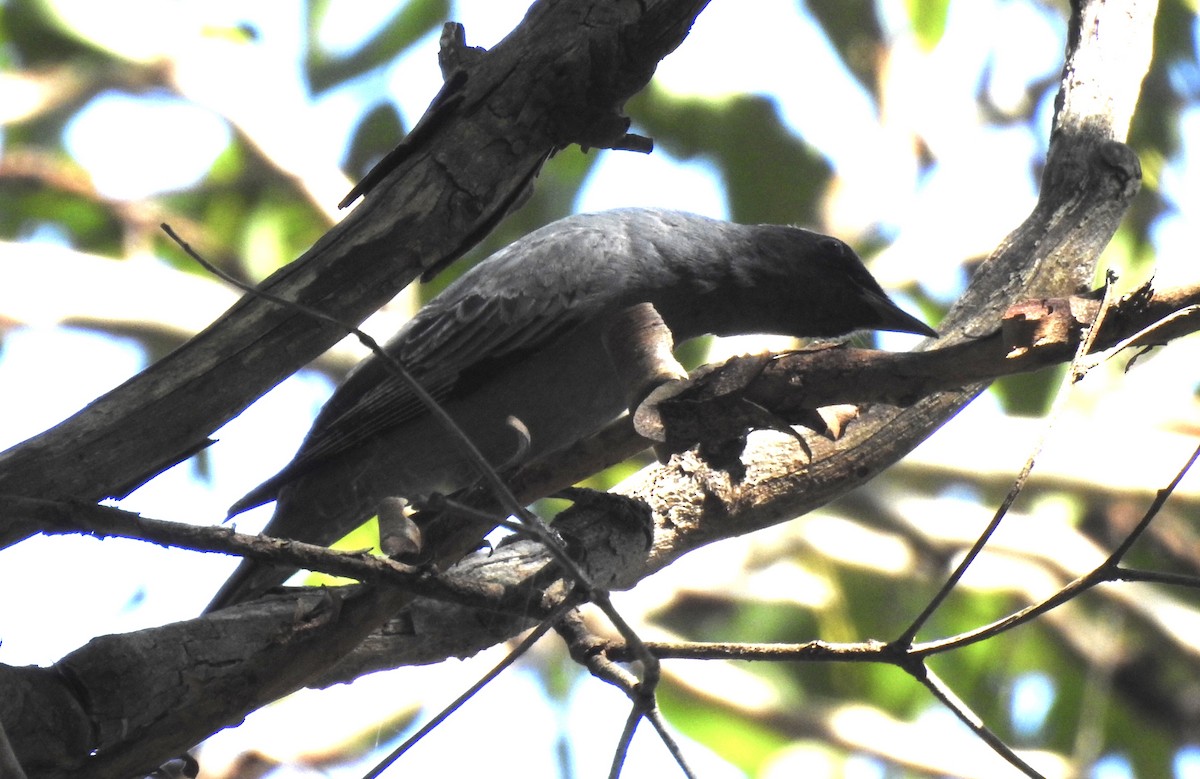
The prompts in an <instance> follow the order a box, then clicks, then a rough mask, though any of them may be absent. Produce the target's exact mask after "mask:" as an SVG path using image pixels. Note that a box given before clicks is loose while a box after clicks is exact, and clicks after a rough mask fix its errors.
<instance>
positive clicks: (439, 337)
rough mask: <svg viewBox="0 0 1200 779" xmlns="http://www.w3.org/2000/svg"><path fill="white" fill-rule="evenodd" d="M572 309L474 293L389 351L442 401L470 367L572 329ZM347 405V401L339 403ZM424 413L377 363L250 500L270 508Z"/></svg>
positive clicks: (545, 300) (436, 313)
mask: <svg viewBox="0 0 1200 779" xmlns="http://www.w3.org/2000/svg"><path fill="white" fill-rule="evenodd" d="M570 310H571V309H570V306H569V305H567V300H566V299H564V298H559V297H531V296H528V295H523V296H517V295H500V296H497V297H485V296H483V295H477V294H469V295H466V296H464V297H462V298H461V299H460V300H457V301H455V302H454V303H453V305H448V306H437V307H436V308H435V309H424V310H423V311H422V315H420V316H418V317H416V318H414V319H413V320H412V322H410V324H409V326H408V327H405V328H404V330H402V331H401V332H400V333H399V334H398V335H397V337H396V338H395V339H394V340H393V341H392V342H390V343H389V344H388V345H387V346H386V347H385V351H387V352H388V353H389V354H392V355H394V356H396V357H398V358H399V359H400V361H401V363H402V364H403V365H404V367H405V368H406V369H407V370H408V371H409V373H411V374H412V376H413V377H414V378H415V379H416V380H417V381H419V382H420V383H421V386H422V387H424V388H425V390H426V391H427V392H429V394H431V395H432V396H433V397H434V398H435V399H436V400H438V401H444V400H446V399H447V398H450V397H453V396H454V394H455V393H456V390H459V391H461V389H462V388H461V387H460V386H459V385H460V378H461V377H462V375H463V374H464V373H465V372H467V371H470V370H471V369H472V368H477V367H479V366H480V365H481V364H485V363H492V362H498V363H501V364H503V363H504V362H510V361H513V360H516V359H518V358H519V357H520V355H521V354H522V353H525V352H528V351H532V350H536V349H538V348H539V347H541V346H542V345H544V344H546V343H548V342H550V341H552V340H554V339H555V338H556V337H558V336H559V335H560V334H562V333H565V332H567V331H569V330H570V329H572V328H574V327H575V325H576V323H577V321H578V319H577V317H575V316H570V315H568V314H567V312H568V311H570ZM343 398H345V399H347V402H344V403H339V402H338V401H340V400H342V399H343ZM424 413H425V407H424V405H423V404H422V403H421V401H420V400H419V399H418V398H417V396H416V395H415V394H414V393H413V392H412V391H411V390H410V389H409V387H408V386H407V385H406V384H404V383H403V382H402V381H401V380H400V378H399V377H397V376H396V375H395V374H394V373H393V372H392V371H391V369H390V367H389V366H387V365H385V364H384V363H383V361H382V360H380V359H378V358H377V357H372V358H371V359H369V360H367V361H365V362H364V363H363V364H362V365H361V366H359V368H358V369H356V370H355V371H354V372H353V373H351V375H350V376H349V377H348V378H347V379H346V382H345V383H344V384H343V385H342V388H341V389H340V390H339V392H338V393H337V395H335V396H334V398H332V399H331V400H330V402H329V404H327V405H326V406H325V408H323V409H322V410H321V413H320V415H319V416H318V417H317V420H316V422H315V423H314V425H313V428H312V430H311V431H310V433H309V435H308V438H307V439H305V442H304V445H303V446H302V447H301V449H300V452H299V453H298V454H297V456H296V458H295V459H294V460H293V461H292V462H291V463H290V464H289V465H288V466H287V467H286V468H285V469H284V470H283V471H281V472H280V473H279V474H278V475H277V476H276V477H274V478H272V479H271V480H269V481H268V482H267V483H265V484H263V485H262V487H260V488H259V489H257V490H255V491H254V493H252V494H251V495H248V496H247V498H251V497H252V496H253V497H254V499H256V500H258V502H266V501H267V500H270V499H271V497H273V496H274V494H275V493H276V492H277V491H278V489H279V487H280V486H282V485H283V484H286V483H287V482H288V481H290V480H291V479H293V478H295V477H296V476H298V475H300V474H301V473H303V472H305V471H308V470H310V469H311V468H313V467H314V466H316V465H319V464H320V463H321V462H323V461H326V460H328V459H329V458H332V457H336V456H337V455H338V454H340V453H342V452H345V451H347V450H350V449H353V448H354V447H356V446H358V445H359V444H361V443H363V442H364V441H366V440H368V439H370V438H372V437H374V436H376V435H378V434H380V433H381V432H384V431H386V430H389V429H392V428H395V427H397V426H399V425H402V424H404V423H405V422H408V421H409V420H411V419H413V418H415V417H417V416H420V415H422V414H424ZM245 502H246V501H245V499H243V501H239V505H242V504H243V503H245ZM250 505H254V504H250Z"/></svg>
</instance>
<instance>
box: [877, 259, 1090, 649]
mask: <svg viewBox="0 0 1200 779" xmlns="http://www.w3.org/2000/svg"><path fill="white" fill-rule="evenodd" d="M1113 281H1114V278H1113V276H1112V274H1111V273H1110V274H1109V275H1108V276H1107V278H1106V285H1105V289H1104V299H1103V301H1102V302H1101V304H1100V310H1099V312H1098V313H1097V314H1096V319H1095V321H1094V322H1092V324H1091V325H1089V326H1088V330H1087V333H1086V335H1085V336H1084V337H1083V338H1082V339H1080V342H1079V348H1078V349H1076V350H1075V356H1074V358H1073V359H1072V360H1071V367H1070V369H1069V370H1068V371H1067V375H1066V377H1065V378H1064V379H1063V383H1062V385H1061V386H1060V387H1059V391H1058V392H1057V393H1056V395H1055V397H1054V404H1053V405H1052V406H1051V408H1050V411H1049V413H1047V415H1046V423H1045V424H1044V425H1043V426H1042V430H1041V433H1040V434H1039V435H1038V439H1037V441H1036V442H1035V443H1034V445H1033V449H1032V451H1030V453H1029V456H1028V457H1027V458H1026V459H1025V464H1024V465H1023V466H1022V467H1021V471H1020V473H1018V474H1017V477H1016V478H1015V479H1014V480H1013V484H1012V487H1011V488H1010V489H1009V491H1008V494H1007V495H1005V496H1004V500H1003V501H1002V502H1001V503H1000V506H999V507H998V508H997V509H996V513H995V514H994V515H993V516H992V519H991V521H990V522H988V524H987V527H985V528H984V529H983V532H982V533H980V534H979V537H978V538H977V539H975V543H974V544H972V545H971V548H970V549H969V550H968V551H967V553H966V555H965V556H964V557H963V559H962V560H961V561H960V562H959V564H958V566H957V567H956V568H955V569H954V571H953V573H951V574H950V576H949V578H947V579H946V582H945V583H944V584H943V585H942V587H941V589H939V590H938V591H937V593H936V594H935V595H934V596H933V597H932V598H931V599H930V600H929V603H928V604H926V606H925V608H924V609H923V610H922V611H921V613H920V614H918V615H917V618H916V619H914V620H913V621H912V623H911V624H910V625H909V626H908V628H907V629H906V630H905V631H904V632H903V633H901V634H900V636H899V637H898V638H897V639H896V640H895V641H894V642H892V643H893V644H894V645H895V646H896V647H899V648H907V647H910V646H912V642H913V639H914V638H916V635H917V632H918V631H920V629H921V628H922V627H923V626H924V625H925V623H926V622H927V621H928V620H929V618H930V617H931V616H933V613H934V612H935V611H937V609H938V607H940V606H941V605H942V603H943V602H944V601H945V600H946V598H947V597H949V596H950V593H951V591H953V589H954V588H955V587H956V586H957V585H958V582H959V581H960V580H961V579H962V577H963V576H964V575H965V574H966V572H967V569H968V568H970V567H971V564H972V563H974V562H975V560H976V558H978V557H979V555H980V553H982V552H983V548H984V547H985V546H987V543H988V542H989V541H990V540H991V538H992V536H993V535H995V533H996V530H997V528H999V527H1000V523H1001V521H1003V520H1004V517H1006V516H1007V515H1008V512H1009V509H1011V508H1012V505H1013V503H1015V502H1016V500H1017V497H1018V496H1020V494H1021V492H1022V490H1024V489H1025V484H1026V483H1027V482H1028V481H1029V475H1030V474H1031V473H1032V472H1033V465H1034V463H1035V462H1036V461H1037V458H1038V456H1039V455H1040V454H1041V452H1042V448H1043V447H1044V446H1045V445H1046V441H1047V439H1048V438H1049V437H1050V432H1051V431H1052V430H1053V429H1054V425H1055V423H1056V422H1057V421H1058V418H1059V416H1060V415H1061V414H1062V411H1063V409H1064V408H1065V407H1066V402H1067V399H1068V398H1069V396H1070V392H1069V390H1070V388H1071V387H1072V386H1073V385H1074V384H1075V383H1076V382H1078V381H1079V380H1080V379H1082V378H1083V377H1084V375H1086V374H1087V372H1088V371H1089V370H1090V369H1091V368H1092V367H1093V366H1091V365H1088V364H1086V360H1085V359H1084V358H1085V356H1086V355H1087V353H1088V351H1089V350H1090V349H1091V348H1092V345H1093V344H1094V343H1095V341H1096V335H1097V334H1098V333H1099V331H1100V328H1099V325H1100V323H1101V322H1103V321H1104V316H1105V312H1106V311H1107V310H1108V308H1109V307H1111V305H1112V290H1113Z"/></svg>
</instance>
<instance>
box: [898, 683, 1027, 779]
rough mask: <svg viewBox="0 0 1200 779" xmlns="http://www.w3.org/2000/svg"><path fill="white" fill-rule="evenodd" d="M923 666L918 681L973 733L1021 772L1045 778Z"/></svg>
mask: <svg viewBox="0 0 1200 779" xmlns="http://www.w3.org/2000/svg"><path fill="white" fill-rule="evenodd" d="M923 668H924V672H923V673H922V674H920V675H917V676H916V678H917V681H919V682H921V684H923V685H925V687H926V689H928V690H929V691H930V692H931V693H933V696H934V697H935V698H937V699H938V700H939V701H941V702H942V705H943V706H945V707H946V708H947V709H949V710H950V711H951V712H953V714H954V716H956V717H958V719H959V720H960V721H961V722H962V723H963V724H964V725H966V726H967V727H968V728H970V729H971V732H972V733H974V734H975V735H976V736H978V737H979V739H980V740H982V741H983V742H984V743H985V744H987V745H988V746H989V747H991V748H992V750H993V751H994V752H995V753H996V754H998V755H1000V757H1002V758H1004V759H1005V760H1007V761H1008V763H1009V764H1010V765H1012V766H1013V767H1014V768H1016V769H1017V770H1018V771H1020V772H1021V773H1023V774H1025V775H1026V776H1030V777H1034V779H1043V777H1042V774H1041V773H1039V772H1038V771H1037V770H1036V769H1034V767H1033V766H1031V765H1029V763H1026V762H1025V761H1024V760H1022V759H1021V757H1020V755H1018V754H1017V753H1016V752H1014V751H1013V750H1012V747H1010V746H1009V745H1008V744H1005V743H1004V741H1003V740H1002V739H1001V738H1000V737H999V736H997V735H996V734H995V733H993V732H992V731H991V730H989V729H988V727H987V725H984V724H983V720H982V719H981V718H980V717H979V715H978V714H976V713H975V712H973V711H971V709H970V707H969V706H967V704H966V703H965V702H963V700H962V699H961V698H959V697H958V696H957V695H955V694H954V691H953V690H951V689H950V688H949V687H948V686H947V685H946V683H945V682H943V681H942V680H941V679H939V678H938V677H937V675H936V674H935V673H934V672H933V671H931V670H929V668H928V667H924V666H923Z"/></svg>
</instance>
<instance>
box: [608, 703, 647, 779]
mask: <svg viewBox="0 0 1200 779" xmlns="http://www.w3.org/2000/svg"><path fill="white" fill-rule="evenodd" d="M641 721H642V714H641V712H639V711H638V710H637V708H636V707H635V708H634V709H632V710H631V711H630V712H629V716H628V717H626V718H625V727H623V728H622V729H621V737H620V738H619V739H617V746H616V748H615V749H613V760H612V765H610V766H609V768H608V779H619V777H620V776H621V769H622V768H623V767H624V765H625V758H626V757H627V756H628V755H629V745H630V744H631V743H633V734H634V733H636V732H637V726H638V723H639V722H641Z"/></svg>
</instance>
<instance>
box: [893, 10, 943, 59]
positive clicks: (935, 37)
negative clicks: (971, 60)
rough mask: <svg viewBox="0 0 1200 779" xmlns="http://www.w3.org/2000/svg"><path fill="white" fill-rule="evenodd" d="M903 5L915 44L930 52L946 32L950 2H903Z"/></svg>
mask: <svg viewBox="0 0 1200 779" xmlns="http://www.w3.org/2000/svg"><path fill="white" fill-rule="evenodd" d="M904 5H905V7H906V8H907V10H908V19H909V21H910V22H911V23H912V28H913V33H914V34H915V35H916V37H917V42H918V43H920V44H921V48H922V49H924V50H925V51H931V50H932V49H933V48H934V47H936V46H937V45H938V44H939V43H940V42H941V40H942V35H943V34H944V33H945V32H946V17H947V15H948V14H949V11H950V0H905V3H904Z"/></svg>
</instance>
